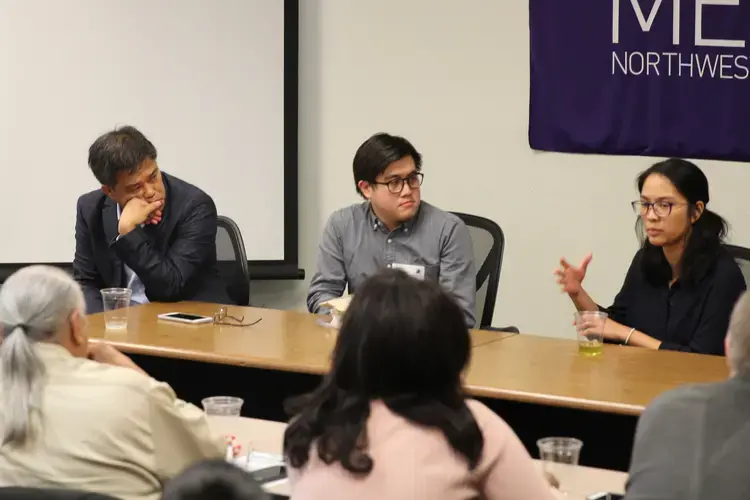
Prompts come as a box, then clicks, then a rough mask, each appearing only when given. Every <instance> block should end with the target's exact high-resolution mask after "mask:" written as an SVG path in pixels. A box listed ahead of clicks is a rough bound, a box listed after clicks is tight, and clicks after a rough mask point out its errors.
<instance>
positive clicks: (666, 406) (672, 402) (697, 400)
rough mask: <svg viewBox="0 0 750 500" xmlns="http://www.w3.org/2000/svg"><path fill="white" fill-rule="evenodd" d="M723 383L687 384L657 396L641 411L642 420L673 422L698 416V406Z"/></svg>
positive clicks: (715, 392) (718, 390) (704, 402)
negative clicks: (689, 416) (690, 416)
mask: <svg viewBox="0 0 750 500" xmlns="http://www.w3.org/2000/svg"><path fill="white" fill-rule="evenodd" d="M722 387H723V383H711V384H688V385H683V386H681V387H678V388H676V389H672V390H669V391H667V392H664V393H662V394H660V395H659V396H657V397H656V398H655V399H654V400H653V401H652V402H651V403H650V404H649V405H648V406H647V407H646V410H645V411H644V412H643V416H642V417H641V419H642V420H644V421H651V422H653V421H664V422H667V423H668V422H674V421H675V419H684V418H685V417H686V416H688V415H693V416H696V417H698V416H699V415H700V412H699V411H698V408H700V407H702V406H704V405H706V404H707V402H708V401H709V400H710V399H711V398H712V397H714V396H715V395H716V394H717V393H718V392H720V391H721V390H722Z"/></svg>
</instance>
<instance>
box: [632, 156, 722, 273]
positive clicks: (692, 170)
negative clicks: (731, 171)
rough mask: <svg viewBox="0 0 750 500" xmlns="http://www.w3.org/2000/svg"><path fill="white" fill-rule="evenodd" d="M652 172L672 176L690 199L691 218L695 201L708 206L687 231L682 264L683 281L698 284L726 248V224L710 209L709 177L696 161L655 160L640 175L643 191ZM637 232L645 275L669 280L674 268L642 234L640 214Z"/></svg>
mask: <svg viewBox="0 0 750 500" xmlns="http://www.w3.org/2000/svg"><path fill="white" fill-rule="evenodd" d="M651 174H660V175H663V176H664V177H666V178H667V179H669V181H670V182H671V183H672V184H673V185H674V187H675V188H677V191H679V192H680V194H682V196H684V197H685V198H686V199H687V201H688V203H689V207H688V210H689V212H688V216H689V217H692V216H694V215H695V214H697V208H696V204H697V203H698V202H699V201H701V202H703V204H704V205H706V208H705V209H704V210H703V213H702V214H701V215H700V217H699V218H698V220H696V221H695V222H694V223H693V224H692V227H691V228H690V230H689V231H688V233H687V236H686V237H687V240H686V241H685V249H684V250H683V253H682V258H681V259H680V264H679V277H680V282H681V283H683V284H685V285H688V286H691V285H695V284H696V283H698V282H699V281H700V280H701V279H702V278H703V277H704V276H705V275H706V274H707V273H708V272H709V271H710V270H711V268H712V267H713V266H714V264H715V263H716V259H717V257H718V255H719V253H720V252H722V251H723V246H722V244H723V242H724V238H725V237H726V234H727V223H726V221H725V220H724V219H723V218H721V216H720V215H718V214H717V213H715V212H712V211H711V210H709V209H708V207H707V205H708V201H709V196H708V179H706V176H705V174H704V173H703V171H702V170H701V169H700V168H698V166H697V165H696V164H694V163H692V162H689V161H687V160H682V159H678V158H671V159H669V160H664V161H661V162H659V163H656V164H654V165H652V166H651V167H649V168H648V169H646V170H644V171H643V172H641V174H640V175H639V176H638V191H639V192H640V191H642V190H643V184H644V183H645V182H646V179H647V178H648V176H650V175H651ZM636 231H637V232H638V235H639V237H641V238H643V252H644V254H643V255H644V258H643V260H642V266H643V273H644V276H645V277H646V279H647V280H648V281H649V282H650V283H652V284H653V285H657V286H659V285H664V284H666V283H669V282H670V281H671V280H672V278H673V276H672V268H671V266H670V265H669V262H667V259H666V257H665V256H664V252H663V250H662V249H661V248H660V247H657V246H654V245H652V244H651V243H649V241H648V238H644V237H643V220H642V219H641V218H640V217H639V218H638V222H637V223H636Z"/></svg>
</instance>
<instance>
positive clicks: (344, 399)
mask: <svg viewBox="0 0 750 500" xmlns="http://www.w3.org/2000/svg"><path fill="white" fill-rule="evenodd" d="M470 355H471V339H470V336H469V331H468V329H467V328H466V322H465V320H464V315H463V313H462V311H461V309H460V308H459V306H458V305H457V304H456V303H455V302H454V301H453V299H451V298H450V296H448V295H447V294H446V293H445V292H444V291H443V290H442V289H441V288H440V287H439V286H438V285H436V284H434V283H431V282H428V281H419V280H417V279H414V278H411V277H409V276H408V275H407V274H406V273H404V272H403V271H390V270H389V271H385V272H383V273H380V274H378V275H375V276H373V277H372V278H370V279H369V280H368V281H366V282H365V283H364V284H363V285H362V286H361V287H360V288H359V289H358V290H357V293H356V294H355V296H354V298H353V299H352V302H351V304H350V305H349V307H348V309H347V311H346V313H345V315H344V319H343V323H342V326H341V330H340V332H339V336H338V339H337V342H336V347H335V350H334V353H333V360H332V365H331V370H330V372H329V373H328V374H327V375H326V376H325V377H324V379H323V381H322V383H321V384H320V386H319V387H318V388H317V389H315V390H314V391H313V392H312V393H310V394H308V395H305V396H301V397H298V398H296V399H293V400H290V402H289V405H288V409H289V410H290V414H291V415H292V420H291V422H290V424H289V426H288V428H287V430H286V433H285V435H284V453H285V456H286V459H287V462H288V464H289V475H290V481H291V487H292V499H293V500H318V499H320V500H323V499H325V500H338V499H341V500H352V499H356V500H370V499H372V500H469V499H477V498H482V499H487V500H546V499H554V498H557V495H556V494H555V493H554V492H553V489H552V488H551V487H550V486H549V484H548V483H547V481H546V480H545V479H544V477H543V476H542V475H541V473H540V472H539V471H538V469H537V467H536V466H535V464H534V462H533V461H532V459H531V457H530V456H529V454H528V453H527V451H526V449H525V448H524V446H523V444H521V442H520V440H519V439H518V437H517V436H516V435H515V433H514V432H513V430H512V429H511V428H510V427H509V426H508V425H507V424H506V423H505V422H504V421H503V420H502V419H501V418H500V417H499V416H498V415H496V414H495V413H493V412H492V411H491V410H490V409H489V408H487V407H486V406H484V405H483V404H482V403H479V402H478V401H474V400H471V399H467V398H466V395H465V393H464V390H463V388H462V374H463V372H464V370H465V369H466V367H467V366H468V363H469V358H470Z"/></svg>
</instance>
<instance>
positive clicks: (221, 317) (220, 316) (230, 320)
mask: <svg viewBox="0 0 750 500" xmlns="http://www.w3.org/2000/svg"><path fill="white" fill-rule="evenodd" d="M262 319H263V318H258V319H256V320H255V321H251V322H249V323H244V321H245V317H244V316H240V317H239V318H238V317H236V316H232V315H231V314H229V311H228V310H227V308H226V307H222V308H221V309H219V311H218V312H216V313H214V325H226V326H253V325H257V324H258V323H260V320H262Z"/></svg>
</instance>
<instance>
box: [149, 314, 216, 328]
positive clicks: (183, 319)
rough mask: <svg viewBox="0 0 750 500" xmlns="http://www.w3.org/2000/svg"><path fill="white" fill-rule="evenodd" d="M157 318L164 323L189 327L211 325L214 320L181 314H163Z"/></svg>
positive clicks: (197, 315) (208, 317) (207, 317)
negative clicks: (168, 322)
mask: <svg viewBox="0 0 750 500" xmlns="http://www.w3.org/2000/svg"><path fill="white" fill-rule="evenodd" d="M157 318H159V319H163V320H165V321H176V322H178V323H187V324H189V325H202V324H204V323H211V322H213V320H214V319H213V318H212V317H211V316H201V315H199V314H189V313H181V312H170V313H164V314H160V315H159V316H157Z"/></svg>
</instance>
